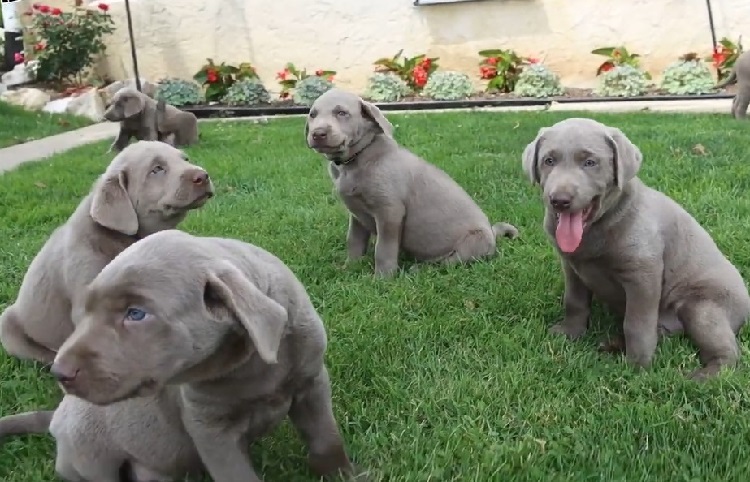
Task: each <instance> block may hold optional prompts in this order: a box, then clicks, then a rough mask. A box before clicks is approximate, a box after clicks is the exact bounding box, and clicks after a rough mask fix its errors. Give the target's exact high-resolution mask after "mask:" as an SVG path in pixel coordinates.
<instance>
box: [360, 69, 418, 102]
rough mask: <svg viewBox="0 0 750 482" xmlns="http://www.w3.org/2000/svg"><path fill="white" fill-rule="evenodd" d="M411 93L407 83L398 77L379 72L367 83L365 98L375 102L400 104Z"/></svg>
mask: <svg viewBox="0 0 750 482" xmlns="http://www.w3.org/2000/svg"><path fill="white" fill-rule="evenodd" d="M410 92H411V89H409V86H408V85H407V83H406V82H405V81H404V80H403V79H402V78H401V77H399V76H398V75H396V74H392V73H383V72H377V73H375V74H374V75H373V76H372V77H370V79H369V80H368V81H367V90H366V91H365V97H367V98H368V99H371V100H373V101H375V102H398V101H399V100H401V99H402V98H404V97H406V96H407V95H409V93H410Z"/></svg>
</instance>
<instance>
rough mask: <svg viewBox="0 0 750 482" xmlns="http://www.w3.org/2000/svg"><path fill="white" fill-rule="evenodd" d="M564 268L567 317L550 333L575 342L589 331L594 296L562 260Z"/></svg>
mask: <svg viewBox="0 0 750 482" xmlns="http://www.w3.org/2000/svg"><path fill="white" fill-rule="evenodd" d="M562 268H563V275H564V276H565V294H564V296H563V304H564V306H565V317H564V318H563V320H562V321H561V322H559V323H557V324H555V325H553V326H552V327H551V328H550V329H549V331H550V333H555V334H558V335H565V336H567V337H568V338H569V339H571V340H575V339H576V338H580V337H581V336H583V334H584V333H586V330H587V329H588V326H589V316H590V315H591V297H592V294H591V290H589V289H588V288H587V287H586V285H585V284H583V281H582V280H581V278H579V277H578V275H577V274H576V273H575V271H573V269H572V268H571V267H570V265H569V264H568V263H567V262H566V261H565V260H562Z"/></svg>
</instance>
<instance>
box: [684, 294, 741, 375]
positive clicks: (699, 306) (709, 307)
mask: <svg viewBox="0 0 750 482" xmlns="http://www.w3.org/2000/svg"><path fill="white" fill-rule="evenodd" d="M678 315H679V316H680V318H681V319H682V320H684V322H685V331H686V332H687V334H688V336H690V339H691V340H692V341H693V343H694V344H695V345H696V346H697V347H698V357H699V358H700V361H701V365H702V368H699V369H698V370H696V371H694V372H693V373H692V374H691V375H690V378H692V379H694V380H705V379H708V378H711V377H714V376H716V375H717V374H718V373H719V371H720V370H721V368H722V367H723V366H734V365H735V364H736V363H737V360H738V359H739V357H740V348H739V345H738V344H737V339H736V338H735V335H734V332H733V330H732V326H731V323H730V320H729V317H728V316H727V310H726V309H725V308H724V307H722V306H719V305H718V304H716V303H715V302H714V301H711V300H698V301H691V302H687V303H685V304H684V305H683V306H681V307H680V308H679V310H678Z"/></svg>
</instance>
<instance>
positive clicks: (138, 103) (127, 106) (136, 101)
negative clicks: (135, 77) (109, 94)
mask: <svg viewBox="0 0 750 482" xmlns="http://www.w3.org/2000/svg"><path fill="white" fill-rule="evenodd" d="M143 97H144V96H143V95H139V94H132V95H128V96H127V97H125V98H124V99H123V100H122V102H123V106H122V109H123V115H124V116H125V117H132V116H134V115H136V114H140V113H141V112H143V109H145V108H146V100H145V99H144V98H143Z"/></svg>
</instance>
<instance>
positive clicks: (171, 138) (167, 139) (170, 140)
mask: <svg viewBox="0 0 750 482" xmlns="http://www.w3.org/2000/svg"><path fill="white" fill-rule="evenodd" d="M160 137H161V139H159V140H160V141H162V142H164V143H166V144H169V145H170V146H173V147H174V145H175V135H174V132H170V133H169V134H165V135H163V136H160Z"/></svg>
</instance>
